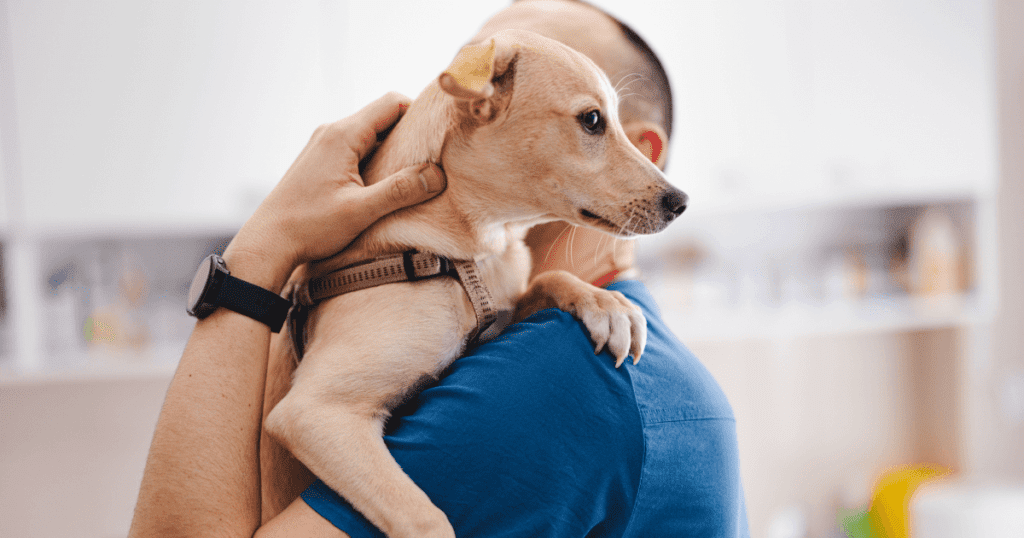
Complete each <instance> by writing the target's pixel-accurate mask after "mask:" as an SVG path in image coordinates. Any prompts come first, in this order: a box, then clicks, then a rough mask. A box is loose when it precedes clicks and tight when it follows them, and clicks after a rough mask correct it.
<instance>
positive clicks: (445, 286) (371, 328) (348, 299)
mask: <svg viewBox="0 0 1024 538" xmlns="http://www.w3.org/2000/svg"><path fill="white" fill-rule="evenodd" d="M464 295H465V294H464V292H463V291H462V289H461V287H460V286H459V284H458V283H457V282H456V281H454V280H452V279H433V280H428V281H421V282H416V283H399V284H389V285H387V286H379V287H376V288H369V289H365V290H360V291H356V292H353V293H349V294H344V295H340V296H337V297H334V298H331V299H328V300H326V301H324V302H323V303H321V304H320V305H319V306H317V307H316V308H315V309H314V310H313V311H312V312H310V317H309V319H308V325H307V337H308V341H307V343H306V350H305V351H306V352H305V355H304V356H303V358H302V361H301V362H300V363H299V365H298V367H297V368H296V370H295V376H294V379H293V381H292V386H291V389H290V390H289V391H288V394H287V395H286V396H285V397H284V398H283V399H282V400H281V401H280V402H279V403H278V404H277V406H275V407H274V409H273V411H271V412H270V413H269V415H268V416H267V420H266V429H267V431H268V432H269V433H270V434H271V435H272V436H273V437H274V438H276V439H278V440H279V441H280V442H281V444H283V445H284V446H285V448H287V449H288V450H289V451H290V452H291V453H292V454H293V455H294V456H295V457H296V458H297V459H298V460H299V461H301V462H302V463H303V464H304V465H305V466H306V467H308V468H309V470H310V471H312V472H313V474H315V475H316V476H318V477H319V478H320V479H321V480H323V481H324V483H326V484H327V485H328V486H329V487H330V488H331V489H333V490H334V491H336V492H338V494H339V495H341V496H342V497H344V498H345V499H346V500H348V502H349V503H351V504H352V506H353V507H355V509H356V510H358V511H359V512H360V513H362V514H363V515H364V516H366V518H367V519H368V520H370V522H372V523H373V524H374V525H376V526H377V527H378V528H379V529H381V530H382V531H383V532H384V533H385V534H387V535H388V536H389V537H391V538H423V537H427V538H452V537H454V536H455V534H454V531H453V530H452V527H451V525H450V524H449V522H448V518H447V517H446V516H445V514H444V513H443V512H442V511H441V510H440V509H438V508H437V507H436V506H434V504H433V503H432V502H431V501H430V499H429V498H428V497H427V495H426V494H425V493H424V492H423V491H422V490H421V489H420V488H419V487H417V486H416V484H415V483H414V482H413V481H412V480H411V479H410V478H409V477H408V475H406V474H405V473H404V472H403V471H402V469H401V467H399V465H398V463H397V462H396V461H395V460H394V458H393V457H392V456H391V453H390V452H389V451H388V449H387V446H386V445H385V444H384V441H383V439H382V438H381V433H382V430H383V424H384V420H385V419H386V417H387V416H388V412H389V411H390V409H391V408H392V407H394V406H395V405H397V403H398V402H399V400H401V399H402V398H404V397H406V396H408V395H411V394H413V393H414V392H415V390H417V388H422V387H421V384H422V382H423V381H424V380H429V379H436V377H437V376H438V375H439V374H440V373H441V371H443V370H444V368H446V367H447V366H448V365H449V364H450V363H451V361H452V360H454V359H455V358H456V357H457V356H458V354H459V352H460V351H461V348H462V342H463V340H464V339H465V336H466V334H467V333H468V331H469V328H470V327H471V326H472V320H473V319H474V314H473V310H472V306H471V305H469V304H468V303H469V301H468V300H466V299H465V298H464Z"/></svg>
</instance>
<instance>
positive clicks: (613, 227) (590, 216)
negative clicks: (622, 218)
mask: <svg viewBox="0 0 1024 538" xmlns="http://www.w3.org/2000/svg"><path fill="white" fill-rule="evenodd" d="M580 216H581V217H583V220H585V221H586V222H587V223H589V224H590V225H591V226H594V227H597V228H604V229H606V230H608V231H610V232H612V233H614V234H615V235H622V236H628V235H632V234H630V233H628V232H627V231H625V230H623V229H622V226H619V225H618V224H615V223H614V222H612V221H610V220H608V219H606V218H604V217H602V216H600V215H598V214H597V213H594V212H593V211H590V210H587V209H581V210H580Z"/></svg>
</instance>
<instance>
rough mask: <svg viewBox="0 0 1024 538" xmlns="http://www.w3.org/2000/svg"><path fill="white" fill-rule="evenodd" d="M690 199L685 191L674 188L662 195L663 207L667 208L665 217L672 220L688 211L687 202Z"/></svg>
mask: <svg viewBox="0 0 1024 538" xmlns="http://www.w3.org/2000/svg"><path fill="white" fill-rule="evenodd" d="M689 199H690V197H689V196H687V195H686V193H685V192H683V191H680V190H676V189H672V190H670V191H668V192H666V193H665V194H664V195H662V197H661V207H663V208H665V211H666V215H665V217H667V218H668V220H672V219H674V218H676V217H678V216H679V215H682V214H683V211H686V202H688V201H689Z"/></svg>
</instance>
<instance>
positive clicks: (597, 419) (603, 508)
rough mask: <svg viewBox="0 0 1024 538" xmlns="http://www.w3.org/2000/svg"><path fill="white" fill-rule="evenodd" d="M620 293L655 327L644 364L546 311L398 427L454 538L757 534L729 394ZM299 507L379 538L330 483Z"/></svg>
mask: <svg viewBox="0 0 1024 538" xmlns="http://www.w3.org/2000/svg"><path fill="white" fill-rule="evenodd" d="M610 289H615V290H618V291H620V292H622V293H624V294H625V295H626V297H628V298H629V299H630V300H632V301H633V302H634V303H636V304H637V305H639V306H640V307H641V308H642V309H643V311H644V315H646V316H647V328H648V339H647V348H646V350H645V352H644V354H643V357H642V358H641V360H640V363H639V364H637V365H633V364H631V362H630V361H629V360H627V361H626V363H625V364H624V365H623V366H622V367H621V368H619V369H616V368H615V367H614V360H613V359H612V358H611V356H610V355H609V354H608V352H607V351H604V352H602V353H601V355H597V356H595V355H594V353H593V345H592V344H591V343H590V339H589V337H588V335H587V332H586V329H584V328H583V327H582V326H581V325H580V324H579V323H578V322H577V321H576V320H575V319H574V318H573V317H572V316H571V315H569V314H567V313H565V312H562V311H560V310H555V309H549V310H544V311H541V312H538V313H536V314H534V315H533V316H530V317H529V318H527V319H526V320H525V321H523V322H521V323H517V324H515V325H512V326H510V327H509V328H508V329H507V330H506V331H505V332H504V333H503V334H502V335H501V336H499V337H497V338H496V339H494V340H491V341H489V342H486V343H484V344H482V345H481V346H479V347H478V348H476V349H475V350H473V351H472V352H471V353H470V354H468V355H466V356H465V357H463V358H461V359H459V360H457V361H455V363H454V365H453V366H452V368H451V369H450V370H449V372H448V373H447V374H446V376H445V377H444V378H443V379H441V380H440V382H439V383H438V384H437V385H435V386H433V387H430V388H428V389H426V390H424V391H423V392H422V393H420V394H419V395H418V396H417V397H415V398H414V399H412V401H410V402H409V403H408V404H406V405H405V406H403V407H402V408H400V409H397V410H396V412H395V414H394V417H393V418H392V419H391V420H390V421H389V424H388V431H387V432H385V437H384V440H385V442H386V444H387V446H388V448H389V449H390V450H391V453H392V454H393V455H394V457H395V459H396V460H397V461H398V463H399V465H401V466H402V469H404V470H405V472H406V473H408V474H409V476H410V477H411V478H412V479H413V481H415V482H416V483H417V484H418V485H419V486H420V487H421V488H422V489H423V490H424V491H425V492H426V493H427V495H428V496H429V497H430V499H431V500H432V501H433V502H434V504H436V505H437V506H438V508H440V509H441V510H442V511H444V513H445V514H446V515H447V516H448V519H449V521H451V523H452V526H454V528H455V534H456V535H457V536H459V537H502V536H509V537H512V536H514V537H517V538H518V537H523V536H531V537H533V536H545V537H548V536H550V537H560V538H561V537H566V538H568V537H581V538H582V537H606V536H607V537H611V536H614V537H620V536H630V537H633V536H635V537H651V536H686V537H729V538H733V537H747V536H748V530H747V514H746V507H745V504H744V500H743V489H742V486H741V484H740V474H739V458H738V452H737V450H738V449H737V443H736V424H735V420H734V418H733V414H732V408H731V407H730V406H729V402H728V401H727V400H726V398H725V394H723V393H722V390H721V388H720V387H719V386H718V383H716V382H715V380H714V378H712V377H711V374H710V373H709V372H708V371H707V369H705V368H704V366H703V365H702V364H701V363H700V362H699V361H698V360H697V358H696V357H694V355H693V354H692V353H691V352H690V351H689V350H688V349H687V348H686V347H685V346H683V344H681V343H680V342H679V340H677V339H676V337H675V336H674V335H673V334H672V333H671V332H670V331H669V330H668V328H667V327H666V326H665V324H664V322H663V321H662V319H661V315H660V312H659V311H658V307H657V305H656V304H655V302H654V299H653V298H652V297H651V295H650V293H649V292H648V291H647V289H646V288H645V287H644V286H643V285H642V284H640V283H639V282H620V283H616V284H613V285H611V286H610ZM352 457H359V456H358V454H353V455H352ZM302 498H303V499H304V500H305V501H306V503H307V504H308V505H309V506H310V507H312V508H313V509H314V510H316V511H317V512H318V513H319V514H320V515H322V516H323V517H324V518H326V519H327V520H329V521H330V522H331V523H333V524H334V525H335V526H336V527H338V528H339V529H341V530H343V531H345V532H347V533H348V534H349V535H350V536H352V537H353V538H357V537H363V536H383V534H382V533H380V531H378V530H377V529H376V528H375V527H374V526H373V525H372V524H370V523H369V522H368V521H367V520H366V519H365V518H363V517H362V516H361V515H360V514H359V513H358V512H356V511H355V510H354V509H353V508H352V507H351V505H349V504H348V503H347V502H346V501H345V500H344V499H342V498H340V497H339V496H338V495H336V494H335V493H334V492H333V491H331V490H330V488H328V487H327V486H326V485H324V483H323V482H320V481H317V482H316V483H314V484H313V485H312V486H310V487H309V489H307V490H306V491H305V492H304V493H303V494H302Z"/></svg>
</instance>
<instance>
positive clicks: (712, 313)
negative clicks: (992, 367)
mask: <svg viewBox="0 0 1024 538" xmlns="http://www.w3.org/2000/svg"><path fill="white" fill-rule="evenodd" d="M662 301H663V302H662V305H661V306H662V313H663V317H664V319H665V322H666V323H667V324H668V325H669V327H671V328H672V330H673V332H675V333H676V335H677V336H679V338H680V339H682V341H683V342H684V343H687V344H689V343H698V342H722V341H737V340H753V339H785V338H798V337H811V336H828V335H842V334H858V333H891V332H905V331H917V330H928V329H940V328H945V327H962V326H968V325H974V324H978V323H983V322H985V321H986V320H988V319H990V318H991V316H992V313H993V309H992V306H991V305H989V304H987V303H986V302H985V301H984V300H982V299H979V297H978V296H976V295H974V294H963V295H943V296H935V297H906V296H903V297H874V298H865V299H862V300H857V301H843V302H837V303H834V304H827V305H820V306H815V305H806V304H799V303H793V304H789V305H785V306H782V307H767V306H748V307H745V308H707V307H692V308H683V307H681V306H678V304H679V302H678V301H673V300H672V298H671V297H666V298H664V299H662Z"/></svg>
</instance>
